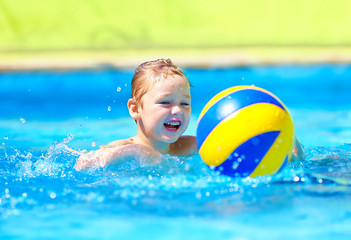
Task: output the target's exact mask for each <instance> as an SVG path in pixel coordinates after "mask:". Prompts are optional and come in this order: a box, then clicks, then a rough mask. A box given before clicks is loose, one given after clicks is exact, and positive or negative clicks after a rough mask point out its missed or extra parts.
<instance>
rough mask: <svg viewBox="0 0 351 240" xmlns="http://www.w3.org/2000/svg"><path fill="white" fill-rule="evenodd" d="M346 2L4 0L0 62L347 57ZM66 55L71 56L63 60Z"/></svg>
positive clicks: (250, 60) (349, 34) (350, 39)
mask: <svg viewBox="0 0 351 240" xmlns="http://www.w3.org/2000/svg"><path fill="white" fill-rule="evenodd" d="M350 9H351V2H350V1H348V0H335V1H316V0H309V1H307V0H295V1H288V0H250V1H247V0H218V1H212V0H203V1H187V0H174V1H163V0H152V1H140V0H129V1H122V0H119V1H111V0H100V1H97V0H58V1H45V0H27V1H22V0H1V1H0V64H1V65H0V67H2V68H26V67H32V68H33V67H34V68H35V67H39V68H40V66H41V67H47V66H54V67H55V66H56V67H62V66H65V67H75V66H77V65H78V66H81V65H83V66H84V65H86V66H89V65H90V64H93V65H94V64H101V63H107V64H109V63H110V64H115V65H118V66H134V65H135V63H136V62H139V61H140V60H144V59H147V58H150V57H154V56H161V55H162V56H164V55H167V56H173V57H174V58H176V59H177V60H179V61H178V62H180V63H183V64H184V65H186V64H194V65H201V64H202V65H204V64H212V65H213V64H214V65H215V64H219V65H220V64H221V63H222V64H228V65H238V64H257V63H261V62H263V63H279V62H281V61H284V62H297V61H304V62H316V61H317V62H318V61H348V60H350V57H349V56H350V55H351V54H350V53H351V51H350V50H349V46H350V43H351V31H349V26H348V25H349V23H350V22H351V15H350V14H349V10H350ZM67 61H69V62H67Z"/></svg>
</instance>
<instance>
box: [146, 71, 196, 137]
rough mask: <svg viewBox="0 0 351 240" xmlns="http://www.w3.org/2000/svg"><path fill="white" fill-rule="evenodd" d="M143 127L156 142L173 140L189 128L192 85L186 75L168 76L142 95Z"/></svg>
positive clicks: (147, 134) (147, 135)
mask: <svg viewBox="0 0 351 240" xmlns="http://www.w3.org/2000/svg"><path fill="white" fill-rule="evenodd" d="M141 102H142V106H141V105H140V106H139V113H140V120H139V123H140V127H141V130H142V131H143V133H144V135H145V136H146V137H147V138H148V139H150V140H151V141H153V142H155V141H156V142H157V141H160V142H165V143H173V142H175V141H177V140H178V138H179V137H180V136H181V135H182V134H183V133H184V131H185V130H186V128H187V127H188V124H189V120H190V115H191V105H190V104H191V98H190V86H189V82H188V80H187V79H186V78H185V77H182V76H179V75H172V76H168V77H167V79H162V80H160V81H159V82H157V83H156V84H155V85H154V86H153V87H152V88H151V90H150V91H148V92H147V93H146V94H145V95H144V96H143V97H142V98H141Z"/></svg>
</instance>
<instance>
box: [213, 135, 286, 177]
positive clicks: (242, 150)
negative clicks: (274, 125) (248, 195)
mask: <svg viewBox="0 0 351 240" xmlns="http://www.w3.org/2000/svg"><path fill="white" fill-rule="evenodd" d="M279 134H280V131H272V132H266V133H261V134H259V135H257V136H255V137H253V138H251V139H249V140H247V141H246V142H244V143H243V144H241V145H240V146H239V147H237V148H236V149H235V150H234V152H232V153H231V154H230V156H229V157H228V158H227V159H226V160H225V161H224V162H223V163H222V164H221V165H219V166H217V167H215V170H216V171H220V172H221V173H222V174H225V175H228V176H232V177H237V176H240V177H247V176H249V175H250V174H251V173H252V172H253V171H254V170H255V169H256V167H257V166H258V165H259V164H260V162H261V160H262V159H263V158H264V156H265V155H266V153H267V152H268V150H269V149H270V148H271V147H272V145H273V143H274V141H275V140H276V139H277V137H278V136H279Z"/></svg>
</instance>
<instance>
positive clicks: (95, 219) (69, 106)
mask: <svg viewBox="0 0 351 240" xmlns="http://www.w3.org/2000/svg"><path fill="white" fill-rule="evenodd" d="M185 72H186V75H187V76H188V78H189V80H190V81H191V83H192V85H194V87H193V88H192V102H193V113H192V120H191V122H190V124H189V128H188V130H187V133H188V134H195V132H196V120H197V116H198V115H199V113H200V111H201V108H202V107H203V106H204V104H205V103H206V102H207V101H208V100H209V99H210V98H211V97H212V96H213V95H214V94H216V93H217V92H219V91H221V90H223V89H225V88H227V87H230V86H233V85H242V84H249V85H251V84H254V85H256V86H259V87H263V88H266V89H267V90H269V91H271V92H273V93H274V94H275V95H277V96H278V97H279V98H280V99H281V100H282V101H283V102H284V103H285V105H286V106H287V107H288V108H289V110H290V113H291V115H292V117H293V120H294V123H295V129H296V130H295V131H296V135H297V137H298V138H299V139H300V141H301V143H302V144H303V145H304V146H305V147H306V153H307V160H306V161H305V162H301V163H296V164H290V165H289V166H288V167H286V168H285V169H284V171H283V172H281V173H280V174H277V175H274V176H262V177H258V178H255V179H232V178H229V177H225V176H218V175H217V174H216V173H214V172H212V171H211V170H209V169H208V168H207V167H206V166H205V164H204V163H202V161H201V159H200V158H199V156H194V157H191V158H187V159H184V158H177V157H171V156H170V157H169V159H168V160H167V161H164V162H163V163H162V164H161V165H160V166H157V167H155V166H154V167H152V166H140V165H138V164H136V163H134V162H129V163H127V164H125V165H123V166H121V168H120V169H117V170H116V169H107V170H106V169H97V170H96V169H95V170H90V171H88V172H85V173H80V172H76V171H74V170H73V169H72V167H73V165H74V163H75V160H76V159H77V156H78V152H74V151H73V152H72V151H71V150H70V149H71V148H73V149H75V150H76V151H81V150H93V149H97V148H98V146H99V145H101V144H105V143H108V142H110V141H112V140H115V139H119V138H125V137H129V136H131V135H133V134H135V133H136V129H135V123H134V121H133V120H131V119H130V118H129V117H128V112H127V109H126V107H125V106H126V101H127V99H128V97H129V95H130V81H131V77H132V74H133V71H132V70H116V69H110V68H103V69H95V70H94V69H86V70H71V71H68V70H67V71H60V72H59V71H33V72H27V71H21V72H3V73H0V103H1V104H0V133H1V134H0V239H37V238H43V239H64V238H65V239H75V238H77V237H82V238H84V239H204V238H205V239H210V238H212V239H282V238H283V239H296V238H298V239H331V238H338V239H349V238H350V236H351V229H350V228H349V226H350V225H351V201H350V200H351V186H350V185H351V176H350V174H351V163H350V159H351V148H350V146H351V145H350V144H351V124H350V123H351V100H350V97H349V96H350V92H351V81H350V77H351V66H350V65H347V64H334V65H308V66H304V65H280V66H252V67H237V68H223V69H221V68H215V69H185Z"/></svg>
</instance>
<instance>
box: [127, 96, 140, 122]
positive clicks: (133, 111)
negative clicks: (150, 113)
mask: <svg viewBox="0 0 351 240" xmlns="http://www.w3.org/2000/svg"><path fill="white" fill-rule="evenodd" d="M127 106H128V110H129V114H130V116H131V117H132V118H133V119H134V120H135V121H137V120H139V118H140V114H139V107H138V104H137V102H136V100H135V99H134V98H130V99H129V100H128V103H127Z"/></svg>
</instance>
